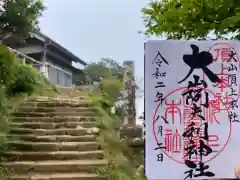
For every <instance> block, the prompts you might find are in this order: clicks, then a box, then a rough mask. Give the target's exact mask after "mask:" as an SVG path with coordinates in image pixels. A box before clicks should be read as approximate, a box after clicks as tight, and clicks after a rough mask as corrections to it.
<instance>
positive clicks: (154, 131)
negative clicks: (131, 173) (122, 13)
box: [145, 40, 240, 180]
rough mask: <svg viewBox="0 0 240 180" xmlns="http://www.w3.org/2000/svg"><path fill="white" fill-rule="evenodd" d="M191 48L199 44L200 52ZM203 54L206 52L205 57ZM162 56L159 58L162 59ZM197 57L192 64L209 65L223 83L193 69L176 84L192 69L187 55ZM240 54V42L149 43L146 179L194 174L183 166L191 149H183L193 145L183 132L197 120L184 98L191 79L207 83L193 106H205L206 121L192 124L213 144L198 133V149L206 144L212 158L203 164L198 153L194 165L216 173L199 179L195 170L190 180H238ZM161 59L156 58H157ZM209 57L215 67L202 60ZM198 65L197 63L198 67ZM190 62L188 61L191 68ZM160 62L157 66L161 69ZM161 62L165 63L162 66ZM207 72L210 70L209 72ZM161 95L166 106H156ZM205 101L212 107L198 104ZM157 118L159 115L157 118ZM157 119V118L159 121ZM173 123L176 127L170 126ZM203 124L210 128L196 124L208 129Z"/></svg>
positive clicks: (195, 141)
mask: <svg viewBox="0 0 240 180" xmlns="http://www.w3.org/2000/svg"><path fill="white" fill-rule="evenodd" d="M191 44H193V45H195V48H196V46H198V47H199V51H198V50H197V49H195V50H194V51H195V52H193V49H192V48H191V46H190V45H191ZM197 51H198V52H197ZM203 51H205V52H204V53H202V52H203ZM159 53H161V56H162V57H161V56H160V54H159ZM193 53H195V55H196V56H195V57H196V58H194V59H192V61H195V64H196V63H202V62H203V63H206V64H207V66H206V67H207V68H208V69H209V70H210V71H212V72H213V73H214V74H215V75H216V76H217V77H218V78H219V79H220V80H221V82H220V83H218V82H217V81H215V82H216V83H214V82H212V81H211V80H210V79H209V78H208V77H207V76H206V75H205V74H204V72H203V70H202V69H201V68H199V69H194V70H193V72H192V74H191V75H190V76H189V77H188V78H187V79H186V80H185V81H184V82H182V83H178V82H179V81H181V80H182V79H184V77H186V75H187V74H188V72H189V70H190V66H189V65H187V64H186V63H185V62H184V60H183V55H186V54H187V55H192V54H193ZM198 53H200V54H198ZM235 53H236V54H235ZM239 53H240V43H239V41H174V40H168V41H162V40H159V41H154V40H151V41H147V42H146V44H145V118H146V144H145V172H146V176H147V177H148V179H158V180H160V179H181V180H182V179H185V178H186V177H187V175H188V174H185V173H184V172H186V171H189V170H191V169H190V168H189V167H187V166H186V164H185V163H184V158H183V157H184V155H186V154H187V150H185V152H184V146H185V147H187V144H189V142H190V140H189V138H187V137H185V138H184V137H183V133H184V131H186V128H187V123H188V125H190V122H191V121H193V120H191V118H192V116H194V115H193V114H191V113H192V112H193V110H192V109H191V108H192V107H193V104H192V103H193V100H192V99H191V98H190V99H189V102H188V105H187V102H186V97H187V96H188V95H185V96H183V95H182V93H183V92H186V91H187V86H188V81H192V82H194V78H193V75H196V76H199V83H200V81H201V80H205V82H206V84H207V86H208V87H207V88H206V87H205V88H204V87H203V85H202V84H201V83H200V84H201V85H199V86H197V87H196V88H195V89H194V90H196V89H200V88H203V91H202V92H201V93H200V94H201V96H202V98H201V102H199V101H198V102H195V104H197V105H198V106H199V107H201V110H202V112H201V113H198V114H200V115H202V117H203V118H204V119H205V120H201V119H200V117H199V116H198V115H196V116H195V117H194V122H195V127H200V126H201V127H202V128H201V129H202V135H203V134H204V133H203V132H208V136H209V140H208V141H207V140H206V139H203V138H199V137H197V135H196V134H197V133H196V134H195V135H196V136H195V140H194V144H195V145H196V144H197V142H199V140H201V139H202V140H203V142H204V143H205V144H206V143H208V144H206V145H208V146H209V147H210V148H211V149H212V151H213V152H212V153H210V154H209V155H208V156H203V157H202V160H201V158H200V155H199V151H198V152H197V153H198V155H192V160H195V161H194V162H195V163H196V165H197V167H199V165H198V164H199V163H200V162H201V161H202V162H203V163H204V165H208V166H209V168H208V169H207V170H204V172H207V171H210V172H212V173H214V174H215V176H214V177H207V176H199V177H196V176H194V175H197V174H199V173H200V171H197V170H195V169H193V177H189V178H187V179H219V178H235V174H234V167H235V166H236V164H239V163H240V156H239V154H240V133H239V130H240V122H237V121H238V120H239V121H240V117H234V116H235V115H236V116H240V113H239V109H238V108H240V105H239V101H238V97H239V80H240V76H239V68H240V66H239V60H240V54H239ZM157 54H158V57H157V58H156V56H157ZM209 54H210V56H209ZM211 55H212V58H213V59H212V60H213V62H212V63H210V64H209V63H207V62H205V61H207V60H206V59H203V57H206V58H207V57H211ZM218 55H219V56H218ZM189 57H190V56H186V58H189ZM155 58H156V59H155ZM163 58H164V59H163ZM154 59H155V61H154ZM199 59H200V60H199ZM164 60H166V61H167V62H165V61H164ZM196 60H198V61H197V62H196ZM208 60H209V59H208ZM192 61H190V60H188V62H190V63H191V62H192ZM200 61H201V62H200ZM156 62H158V64H157V63H156ZM160 62H161V64H160V65H159V63H160ZM208 64H209V65H208ZM158 65H159V66H158ZM199 66H200V65H199ZM156 68H159V72H161V74H158V75H159V77H158V79H156V77H155V76H154V75H153V74H154V73H156ZM203 69H205V71H206V68H203ZM234 74H235V75H234ZM158 82H162V84H159V85H165V87H159V88H155V86H156V85H158V84H157V83H158ZM231 88H232V89H231ZM157 92H159V93H163V98H164V100H163V102H162V105H161V103H160V102H155V101H156V99H157V98H156V95H157ZM205 92H206V93H208V100H206V96H207V95H206V94H205ZM231 94H232V95H231ZM195 95H196V94H195ZM230 95H231V96H230ZM219 99H220V100H219ZM195 100H196V99H195ZM206 101H208V105H209V106H208V108H207V107H204V106H203V105H200V104H204V103H205V105H206ZM236 102H237V103H236ZM183 103H184V104H183ZM171 104H175V105H171ZM158 106H159V108H158ZM237 106H238V107H237ZM154 114H156V115H155V117H154ZM158 116H159V119H158V120H156V117H158ZM162 117H163V118H162ZM154 118H155V119H154ZM234 118H235V119H234ZM164 119H165V121H167V122H168V124H167V123H166V122H165V121H164ZM180 120H181V122H180ZM154 121H155V122H154ZM173 121H174V124H172V122H173ZM205 122H207V123H208V129H207V130H205V131H204V127H205V125H198V123H200V124H204V123H205ZM184 124H185V126H184ZM161 126H162V129H161ZM184 129H185V130H184ZM167 130H169V131H168V135H166V133H167ZM171 131H172V132H171ZM161 132H162V134H161ZM157 142H162V145H163V146H165V147H166V148H167V149H165V150H164V149H162V150H161V149H159V150H154V149H155V148H157V147H158V145H157ZM172 142H174V143H172ZM196 146H197V147H196V148H195V149H196V150H199V146H198V145H196ZM203 150H206V149H203ZM205 152H206V151H205ZM160 153H162V154H163V162H161V161H157V155H158V154H160ZM194 156H195V159H194Z"/></svg>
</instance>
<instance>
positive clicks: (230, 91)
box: [203, 43, 240, 109]
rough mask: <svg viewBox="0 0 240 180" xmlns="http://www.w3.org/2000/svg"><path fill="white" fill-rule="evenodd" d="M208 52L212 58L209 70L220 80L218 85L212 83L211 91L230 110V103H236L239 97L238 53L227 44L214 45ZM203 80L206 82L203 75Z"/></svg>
mask: <svg viewBox="0 0 240 180" xmlns="http://www.w3.org/2000/svg"><path fill="white" fill-rule="evenodd" d="M208 52H210V53H211V54H212V56H213V63H212V64H211V65H210V68H211V69H212V70H214V73H215V74H216V75H217V76H218V77H219V79H220V80H221V82H220V83H214V84H213V85H212V87H211V89H212V91H213V92H214V93H215V95H216V96H218V98H220V99H221V100H222V102H223V103H224V104H225V107H226V108H227V109H230V108H231V102H232V101H236V102H237V101H238V100H239V97H240V85H239V83H238V81H237V80H236V79H237V74H238V73H239V70H240V61H239V56H238V53H237V51H236V50H235V49H234V47H233V46H231V45H230V44H229V43H216V44H214V45H213V46H211V47H210V48H209V49H208ZM203 79H204V80H207V78H206V76H205V74H204V73H203Z"/></svg>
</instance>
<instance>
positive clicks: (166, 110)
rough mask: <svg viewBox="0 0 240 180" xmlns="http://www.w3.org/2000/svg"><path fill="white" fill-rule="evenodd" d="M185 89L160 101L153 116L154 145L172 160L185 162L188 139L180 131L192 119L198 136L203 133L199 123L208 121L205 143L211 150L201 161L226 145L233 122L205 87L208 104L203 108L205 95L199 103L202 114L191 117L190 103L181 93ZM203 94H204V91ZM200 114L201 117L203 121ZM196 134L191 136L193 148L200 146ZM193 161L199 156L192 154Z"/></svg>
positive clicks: (209, 159) (216, 153) (215, 153)
mask: <svg viewBox="0 0 240 180" xmlns="http://www.w3.org/2000/svg"><path fill="white" fill-rule="evenodd" d="M186 90H187V88H186V87H182V88H178V89H176V90H174V91H172V92H170V93H169V94H168V95H167V96H166V97H165V99H164V101H163V102H162V103H160V104H159V105H158V106H157V108H156V110H155V112H154V117H153V122H152V125H153V135H154V139H155V142H156V147H158V145H159V144H161V145H162V146H165V148H166V149H162V151H163V152H164V153H165V154H166V155H167V156H168V157H169V158H171V159H172V160H174V161H176V162H178V163H181V164H184V161H185V160H186V159H187V156H186V154H187V153H186V149H185V148H186V147H188V143H189V140H187V139H186V138H185V137H183V136H182V135H183V133H184V132H185V130H186V128H187V127H188V126H189V125H190V123H191V122H194V123H195V126H194V127H196V128H197V127H198V128H199V129H200V131H199V132H200V133H199V134H200V135H201V134H204V131H206V129H205V130H204V126H203V125H202V124H203V123H202V122H207V123H208V130H207V131H208V137H209V140H208V141H206V143H207V144H206V145H207V146H208V147H210V148H211V149H212V153H210V154H209V155H208V156H203V157H202V159H201V161H202V162H209V161H211V160H212V159H214V158H215V157H217V156H218V155H219V154H220V153H221V152H222V151H223V150H224V148H225V147H226V146H227V144H228V142H229V140H230V137H231V131H232V124H231V121H230V120H229V112H228V109H227V108H224V107H225V104H224V103H223V102H222V100H221V99H219V98H217V97H216V95H215V94H214V93H213V92H212V91H211V90H209V89H204V92H205V93H208V96H209V97H208V98H209V100H208V102H209V105H208V107H204V106H203V104H204V98H203V97H202V98H201V100H200V102H199V105H200V106H201V105H202V106H201V109H202V112H201V115H200V116H198V115H196V116H195V117H193V115H192V112H193V110H192V109H191V105H189V104H188V103H187V100H186V98H184V97H183V95H182V93H183V92H185V91H186ZM203 94H204V93H203ZM201 117H204V119H205V120H204V121H202V119H201ZM199 138H200V137H199V135H198V136H194V138H193V139H194V142H195V143H196V147H195V148H196V151H197V149H198V147H199V144H197V142H199ZM191 160H192V161H196V162H199V161H200V160H199V156H197V155H196V156H195V157H194V156H192V159H191Z"/></svg>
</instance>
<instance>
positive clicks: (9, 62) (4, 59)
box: [0, 45, 15, 86]
mask: <svg viewBox="0 0 240 180" xmlns="http://www.w3.org/2000/svg"><path fill="white" fill-rule="evenodd" d="M14 68H15V55H14V53H12V52H11V51H9V49H8V48H7V47H6V46H4V45H0V84H2V85H4V86H7V85H8V84H9V83H11V82H12V81H13V79H14Z"/></svg>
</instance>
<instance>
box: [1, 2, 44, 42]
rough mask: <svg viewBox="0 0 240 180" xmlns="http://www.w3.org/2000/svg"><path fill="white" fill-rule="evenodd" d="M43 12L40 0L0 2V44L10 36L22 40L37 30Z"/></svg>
mask: <svg viewBox="0 0 240 180" xmlns="http://www.w3.org/2000/svg"><path fill="white" fill-rule="evenodd" d="M43 10H44V6H43V3H42V1H41V0H0V22H1V23H0V42H1V41H3V40H4V39H7V38H8V37H10V36H12V37H14V38H17V39H20V40H23V39H25V38H26V37H27V36H28V35H29V33H32V32H35V31H37V30H39V28H38V17H39V16H41V15H42V12H43Z"/></svg>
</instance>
